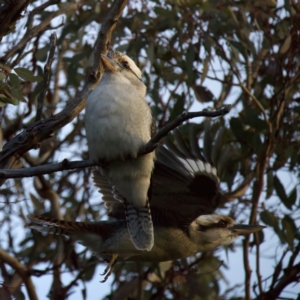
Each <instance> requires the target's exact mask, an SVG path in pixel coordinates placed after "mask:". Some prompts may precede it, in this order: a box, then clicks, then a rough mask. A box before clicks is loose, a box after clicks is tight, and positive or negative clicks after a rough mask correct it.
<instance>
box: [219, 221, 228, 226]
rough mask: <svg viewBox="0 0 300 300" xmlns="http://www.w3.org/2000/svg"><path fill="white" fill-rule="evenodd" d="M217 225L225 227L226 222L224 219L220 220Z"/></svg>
mask: <svg viewBox="0 0 300 300" xmlns="http://www.w3.org/2000/svg"><path fill="white" fill-rule="evenodd" d="M218 226H219V227H226V226H227V222H225V221H224V220H220V221H219V222H218Z"/></svg>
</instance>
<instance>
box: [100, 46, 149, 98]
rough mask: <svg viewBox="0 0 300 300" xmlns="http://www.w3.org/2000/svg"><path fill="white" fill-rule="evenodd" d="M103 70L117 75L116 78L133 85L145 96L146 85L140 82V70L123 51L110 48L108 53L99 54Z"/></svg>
mask: <svg viewBox="0 0 300 300" xmlns="http://www.w3.org/2000/svg"><path fill="white" fill-rule="evenodd" d="M101 61H102V64H103V66H104V68H105V72H106V73H109V74H110V75H114V76H118V77H117V78H118V80H120V82H123V83H125V84H131V85H132V86H135V87H136V88H137V89H138V90H139V91H140V93H141V94H142V95H143V96H145V94H146V86H145V85H144V84H143V82H142V72H141V70H140V69H139V68H138V66H137V65H136V64H135V63H134V61H133V60H132V59H131V58H130V57H128V56H127V55H125V54H124V53H121V52H118V51H113V50H110V51H109V52H108V55H103V54H101Z"/></svg>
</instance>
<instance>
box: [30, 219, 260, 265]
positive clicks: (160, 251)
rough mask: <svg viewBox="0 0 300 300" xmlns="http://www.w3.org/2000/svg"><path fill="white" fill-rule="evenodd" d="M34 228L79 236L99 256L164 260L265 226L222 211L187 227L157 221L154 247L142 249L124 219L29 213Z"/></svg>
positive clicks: (154, 260)
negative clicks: (242, 222) (238, 221)
mask: <svg viewBox="0 0 300 300" xmlns="http://www.w3.org/2000/svg"><path fill="white" fill-rule="evenodd" d="M29 218H30V220H31V222H32V225H31V227H33V228H34V229H37V230H39V231H42V232H47V233H54V234H59V235H62V234H64V235H68V236H72V237H74V238H76V239H77V240H79V241H80V243H81V244H83V245H84V246H87V247H88V248H89V249H90V250H91V251H93V252H94V253H95V254H97V255H98V256H100V257H106V256H109V255H113V254H116V253H117V254H118V256H119V258H121V259H123V260H127V261H145V262H162V261H167V260H174V259H179V258H185V257H188V256H191V255H194V254H196V253H198V252H201V251H206V250H211V249H214V248H216V247H219V246H221V245H226V244H230V243H231V242H233V241H234V240H235V239H236V238H237V237H238V236H240V235H243V234H250V233H253V232H256V231H259V230H261V229H262V228H263V226H259V225H239V224H236V222H235V221H234V220H233V219H231V218H229V217H227V216H223V215H216V214H212V215H202V216H199V217H198V218H197V219H196V220H195V221H194V222H192V223H191V224H190V226H189V227H188V228H187V230H186V231H183V230H181V229H180V228H178V227H165V226H163V225H159V224H156V222H155V219H154V220H153V221H154V234H155V244H154V246H153V248H152V249H151V251H139V250H137V249H136V248H135V247H134V245H133V244H132V242H131V239H130V236H129V233H128V230H127V228H126V223H125V222H124V221H120V220H118V221H99V222H93V223H85V222H71V221H69V222H68V221H60V220H54V219H49V218H46V217H39V216H33V215H30V216H29Z"/></svg>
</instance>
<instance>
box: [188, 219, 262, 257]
mask: <svg viewBox="0 0 300 300" xmlns="http://www.w3.org/2000/svg"><path fill="white" fill-rule="evenodd" d="M263 228H265V226H261V225H243V224H237V223H236V222H235V221H234V220H233V219H231V218H230V217H227V216H223V215H216V214H213V215H202V216H200V217H198V218H197V219H196V220H194V221H193V222H192V224H191V226H190V229H189V234H190V237H191V240H192V241H193V242H194V243H195V244H197V245H199V247H200V248H201V249H199V250H200V251H204V250H209V249H213V248H215V247H218V246H221V245H227V244H230V243H232V242H233V241H234V240H235V239H236V238H237V237H239V236H240V235H248V234H251V233H255V232H258V231H260V230H262V229H263Z"/></svg>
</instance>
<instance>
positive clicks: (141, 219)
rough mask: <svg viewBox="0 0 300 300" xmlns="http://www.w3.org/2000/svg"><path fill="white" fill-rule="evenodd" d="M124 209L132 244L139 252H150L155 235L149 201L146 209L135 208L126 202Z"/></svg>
mask: <svg viewBox="0 0 300 300" xmlns="http://www.w3.org/2000/svg"><path fill="white" fill-rule="evenodd" d="M124 208H125V216H126V221H127V227H128V231H129V235H130V238H131V240H132V243H133V244H134V246H135V247H136V248H137V249H138V250H147V251H150V250H151V249H152V247H153V245H154V235H153V223H152V218H151V213H150V206H149V201H147V203H146V206H145V207H144V208H135V207H134V206H133V205H132V204H131V203H129V202H128V201H124Z"/></svg>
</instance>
